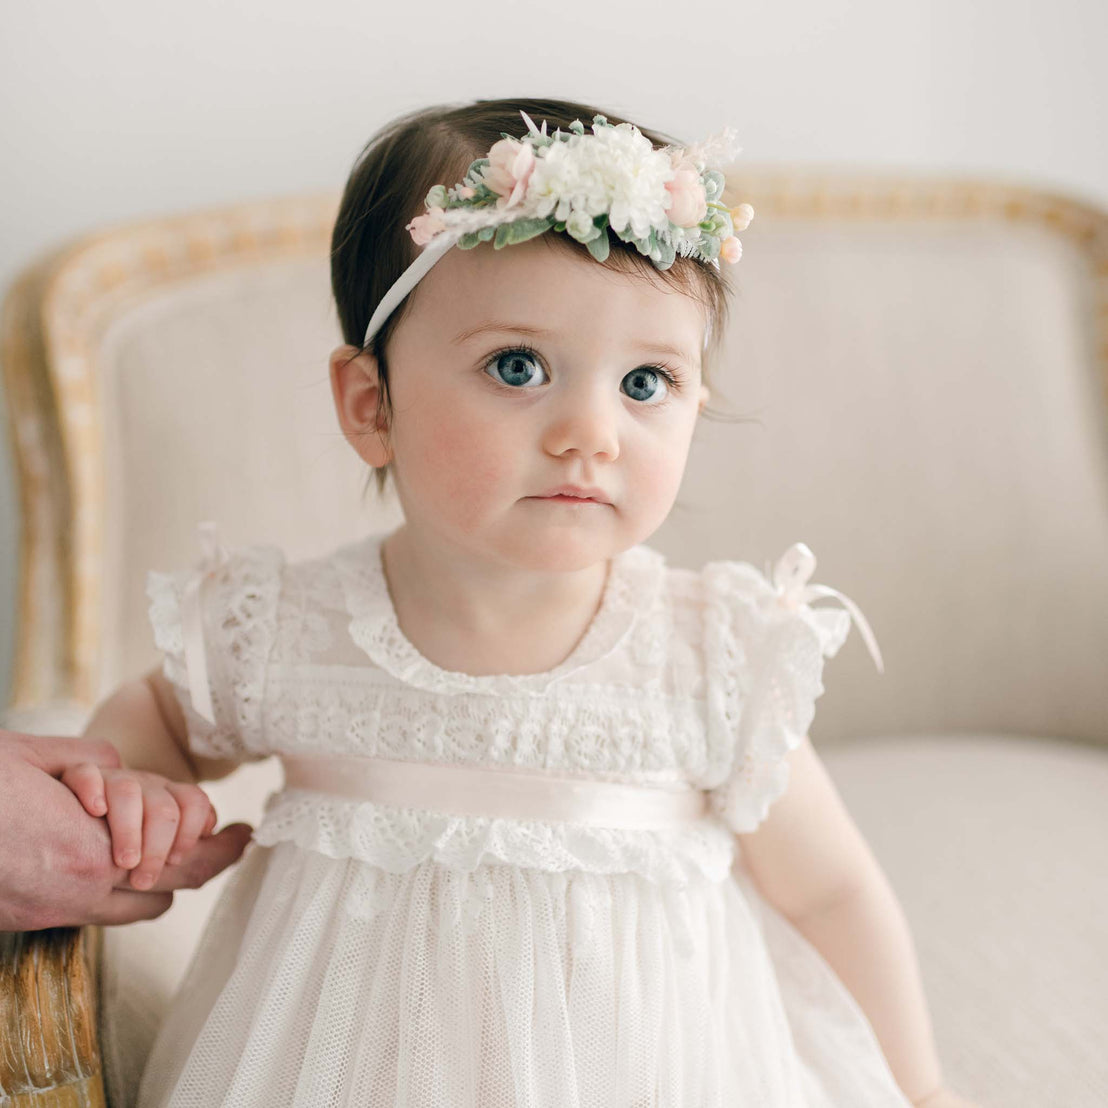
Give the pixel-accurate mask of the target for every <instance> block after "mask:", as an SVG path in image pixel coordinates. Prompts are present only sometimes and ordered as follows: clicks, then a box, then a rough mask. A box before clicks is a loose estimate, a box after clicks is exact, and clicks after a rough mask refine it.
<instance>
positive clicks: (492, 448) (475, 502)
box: [425, 420, 522, 530]
mask: <svg viewBox="0 0 1108 1108" xmlns="http://www.w3.org/2000/svg"><path fill="white" fill-rule="evenodd" d="M425 457H426V458H427V459H428V462H429V464H428V467H427V472H426V473H425V478H426V480H427V481H428V482H430V485H429V486H428V491H431V492H433V495H434V496H435V499H436V500H437V501H438V503H439V504H440V506H441V509H442V511H443V512H445V513H447V514H448V515H450V516H451V517H452V518H454V519H455V520H456V521H457V522H458V524H459V526H461V527H462V529H463V530H464V529H465V528H466V524H467V523H469V524H470V525H473V526H476V525H477V524H478V523H479V521H480V517H481V516H482V515H484V514H485V510H486V508H487V507H488V506H490V505H494V504H496V503H497V502H498V501H499V500H502V499H503V498H504V497H505V496H506V495H512V493H511V490H512V489H513V488H514V487H515V486H516V485H518V484H519V483H520V479H519V475H518V473H517V472H515V470H517V469H518V463H519V459H520V457H521V455H520V453H519V451H518V450H513V448H512V447H511V445H510V444H508V443H506V442H505V441H504V433H503V429H502V428H499V429H498V428H497V427H495V426H486V425H484V424H482V423H480V422H477V421H473V420H469V421H465V420H456V421H449V420H448V421H444V422H443V423H441V424H440V425H439V427H438V432H437V434H435V435H434V436H433V438H432V439H431V440H430V441H429V442H428V450H427V453H426V455H425ZM513 457H514V459H515V469H513ZM520 495H522V494H520Z"/></svg>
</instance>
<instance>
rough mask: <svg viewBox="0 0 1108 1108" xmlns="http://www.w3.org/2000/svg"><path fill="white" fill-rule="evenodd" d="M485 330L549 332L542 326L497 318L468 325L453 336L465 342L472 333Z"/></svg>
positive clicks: (539, 334) (479, 332)
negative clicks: (531, 325)
mask: <svg viewBox="0 0 1108 1108" xmlns="http://www.w3.org/2000/svg"><path fill="white" fill-rule="evenodd" d="M486 331H511V332H513V333H516V334H522V335H535V336H542V335H549V334H550V332H549V331H547V330H544V329H543V328H542V327H530V326H528V325H527V324H525V323H505V322H503V321H502V320H499V319H492V320H489V321H488V322H487V323H479V324H477V326H476V327H469V328H467V329H466V330H465V331H461V332H459V334H457V335H456V336H455V337H454V341H455V342H456V343H458V342H465V341H466V340H467V339H471V338H473V336H474V335H481V334H484V333H485V332H486Z"/></svg>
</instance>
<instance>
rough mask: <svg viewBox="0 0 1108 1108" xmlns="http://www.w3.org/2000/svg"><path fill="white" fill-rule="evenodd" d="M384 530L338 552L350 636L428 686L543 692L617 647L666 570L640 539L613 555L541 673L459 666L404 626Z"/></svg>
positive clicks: (380, 661) (392, 668)
mask: <svg viewBox="0 0 1108 1108" xmlns="http://www.w3.org/2000/svg"><path fill="white" fill-rule="evenodd" d="M388 535H389V532H385V531H382V532H378V533H375V534H372V535H370V536H368V537H367V538H365V539H359V540H358V541H357V542H353V543H350V544H348V545H347V546H344V547H341V548H340V549H339V550H337V551H336V552H335V555H334V562H335V567H336V569H337V571H338V576H339V580H340V582H341V585H342V590H343V594H344V596H345V599H346V606H347V610H348V611H349V613H350V615H351V620H350V637H351V638H352V639H353V640H354V642H355V643H356V644H357V645H358V646H359V647H360V648H361V649H362V650H364V651H365V652H366V654H368V655H369V657H370V658H371V659H372V660H373V661H374V662H375V663H376V664H377V665H378V666H380V667H381V668H382V669H384V670H386V671H388V672H389V673H391V674H392V675H393V676H394V677H397V678H399V679H400V680H401V681H404V682H406V683H407V684H409V685H414V686H416V687H417V688H422V689H426V690H428V691H429V692H448V693H459V692H472V693H489V694H496V695H517V696H518V695H520V694H525V695H532V696H540V695H542V694H543V693H545V692H546V690H547V689H548V688H549V687H550V686H551V685H553V684H554V683H555V682H557V681H560V680H562V679H563V678H564V677H567V676H569V674H571V673H575V672H577V671H578V670H580V669H583V668H584V667H585V666H588V665H592V664H593V663H594V662H598V661H600V659H602V658H605V657H607V656H608V655H609V654H611V653H613V652H614V651H615V650H616V649H618V648H619V647H620V646H621V645H622V644H623V643H624V641H625V640H627V639H628V638H629V636H630V635H631V633H632V631H633V630H634V629H635V628H636V627H637V626H638V625H639V624H640V622H641V619H640V617H641V616H643V615H644V614H646V613H647V612H649V611H650V610H651V609H652V608H653V607H654V605H655V603H656V601H657V598H658V596H659V594H660V592H661V586H662V581H663V578H664V573H665V556H664V555H663V554H661V553H660V552H659V551H657V550H654V549H652V548H651V547H649V546H645V545H643V544H642V543H639V544H637V545H636V546H632V547H630V548H628V549H627V550H624V551H622V552H620V553H619V554H617V555H615V557H613V558H612V560H611V563H610V566H609V569H608V578H607V581H606V582H605V585H604V591H603V594H602V596H601V600H600V607H599V608H598V610H597V612H596V615H595V616H593V619H592V622H591V623H590V624H589V626H588V628H587V630H586V631H585V634H584V635H583V636H582V637H581V639H580V640H579V641H578V643H577V646H576V647H574V649H573V651H572V652H571V653H570V655H569V657H568V658H566V659H565V660H564V661H563V662H562V663H561V664H560V665H558V666H556V667H555V668H554V669H551V670H547V671H546V672H545V673H523V674H509V673H498V674H481V675H474V674H468V673H458V672H454V671H453V670H446V669H441V668H440V667H439V666H436V665H435V664H434V663H433V662H432V661H430V659H428V658H425V657H424V656H423V655H422V654H421V653H420V652H419V651H418V650H417V649H416V648H415V647H414V646H413V645H412V643H411V642H410V641H409V640H408V638H407V636H406V635H405V634H404V632H403V631H401V629H400V624H399V621H398V619H397V615H396V609H395V607H394V606H393V602H392V597H391V596H390V595H389V590H388V582H387V581H386V579H385V571H384V567H383V565H382V560H381V546H382V544H383V542H384V540H385V539H386V538H387V537H388Z"/></svg>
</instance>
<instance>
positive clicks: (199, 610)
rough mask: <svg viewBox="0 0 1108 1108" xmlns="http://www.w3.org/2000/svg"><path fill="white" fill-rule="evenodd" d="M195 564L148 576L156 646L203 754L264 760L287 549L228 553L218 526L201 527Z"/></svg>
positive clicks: (192, 743) (193, 747) (191, 740)
mask: <svg viewBox="0 0 1108 1108" xmlns="http://www.w3.org/2000/svg"><path fill="white" fill-rule="evenodd" d="M199 535H200V544H201V547H202V553H201V555H200V557H199V558H198V559H197V560H196V561H195V563H194V564H193V567H192V568H191V569H187V570H178V571H174V572H168V573H164V572H159V571H157V570H151V571H150V572H149V573H148V574H147V578H146V595H147V597H148V599H149V601H150V606H149V617H150V623H151V626H152V628H153V631H154V642H155V644H156V645H157V647H158V648H159V650H161V651H162V653H163V662H162V673H163V674H164V675H165V676H166V678H167V679H168V680H169V681H170V683H171V684H172V685H173V688H174V691H175V692H176V694H177V699H178V701H179V702H180V704H181V707H182V709H183V711H184V713H185V719H186V721H187V724H188V745H189V750H190V751H191V752H192V753H194V754H197V755H200V756H201V757H208V758H230V759H233V760H236V761H242V762H249V761H257V760H259V759H261V758H264V757H266V756H267V755H268V754H269V753H271V752H270V751H269V750H267V749H266V744H265V741H264V738H263V734H262V703H263V698H264V693H265V671H266V663H267V660H268V657H269V654H270V651H271V649H272V646H273V641H274V637H275V634H276V618H277V602H278V598H279V595H280V587H281V570H282V568H283V566H284V556H283V554H282V552H281V551H280V550H279V549H278V548H277V547H273V546H249V547H243V548H241V549H237V550H231V551H228V550H225V549H224V548H223V547H222V546H220V545H219V543H218V542H217V540H216V534H215V526H214V525H213V524H211V523H202V524H200V525H199Z"/></svg>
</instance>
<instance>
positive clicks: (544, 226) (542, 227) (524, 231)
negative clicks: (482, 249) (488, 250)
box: [493, 219, 550, 250]
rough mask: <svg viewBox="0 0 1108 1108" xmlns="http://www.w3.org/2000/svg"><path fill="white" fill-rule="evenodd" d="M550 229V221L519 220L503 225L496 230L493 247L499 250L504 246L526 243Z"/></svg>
mask: <svg viewBox="0 0 1108 1108" xmlns="http://www.w3.org/2000/svg"><path fill="white" fill-rule="evenodd" d="M549 228H550V220H549V219H517V220H515V222H513V223H502V224H501V225H500V226H499V227H497V229H496V238H495V240H494V241H493V246H495V247H496V248H497V249H498V250H499V249H500V248H501V247H502V246H508V245H509V244H511V243H517V242H526V241H527V240H528V239H533V238H534V237H535V236H536V235H541V234H542V233H543V231H546V230H548V229H549Z"/></svg>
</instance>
